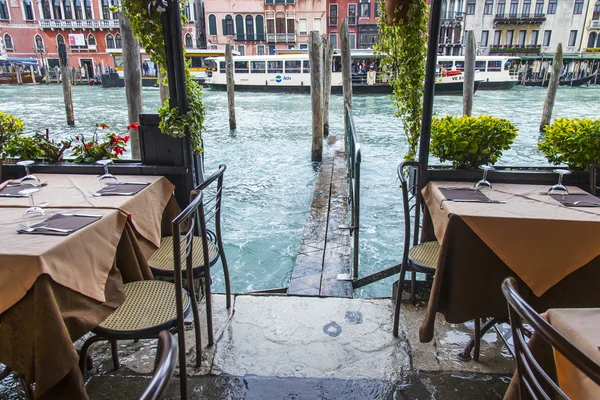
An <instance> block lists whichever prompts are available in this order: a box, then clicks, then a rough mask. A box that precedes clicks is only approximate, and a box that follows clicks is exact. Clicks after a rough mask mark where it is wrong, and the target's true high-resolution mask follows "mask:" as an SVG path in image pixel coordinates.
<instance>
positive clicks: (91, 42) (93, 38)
mask: <svg viewBox="0 0 600 400" xmlns="http://www.w3.org/2000/svg"><path fill="white" fill-rule="evenodd" d="M95 45H96V36H94V35H92V34H91V33H90V34H89V35H88V46H95Z"/></svg>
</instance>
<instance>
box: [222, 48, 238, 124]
mask: <svg viewBox="0 0 600 400" xmlns="http://www.w3.org/2000/svg"><path fill="white" fill-rule="evenodd" d="M225 71H226V72H225V75H226V77H227V107H228V108H229V129H235V128H236V127H237V123H236V121H235V97H234V96H235V81H234V80H233V53H232V49H231V45H230V44H227V45H226V46H225Z"/></svg>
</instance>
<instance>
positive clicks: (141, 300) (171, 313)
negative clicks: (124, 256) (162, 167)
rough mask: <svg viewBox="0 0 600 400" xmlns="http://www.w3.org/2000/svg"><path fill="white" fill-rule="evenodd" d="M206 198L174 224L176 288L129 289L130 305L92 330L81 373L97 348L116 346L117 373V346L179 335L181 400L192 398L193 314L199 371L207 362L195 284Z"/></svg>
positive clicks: (160, 284)
mask: <svg viewBox="0 0 600 400" xmlns="http://www.w3.org/2000/svg"><path fill="white" fill-rule="evenodd" d="M202 198H203V193H202V192H199V193H198V195H197V196H196V197H195V198H194V199H193V200H192V202H191V203H190V204H189V205H188V206H187V207H186V208H185V209H184V210H183V211H182V212H181V213H180V214H179V215H178V216H177V217H176V218H175V219H174V220H173V222H172V229H173V236H172V237H173V246H172V249H171V250H172V251H173V254H172V260H173V272H172V276H174V283H171V282H166V281H160V280H147V281H137V282H131V283H126V284H125V285H124V288H125V294H126V299H125V302H124V303H123V304H122V305H121V306H120V307H119V308H117V309H116V310H115V312H114V313H112V314H111V315H110V316H109V317H108V318H107V319H106V320H104V321H103V322H102V323H101V324H100V325H99V326H98V327H96V328H95V329H94V330H93V332H94V333H95V334H96V336H92V337H91V338H89V339H88V340H87V341H86V342H85V343H84V344H83V346H82V348H81V351H80V353H79V367H80V368H81V370H82V372H83V371H85V365H86V358H87V351H88V349H89V347H90V346H91V345H92V344H93V343H95V342H98V341H101V340H107V341H109V342H110V343H111V346H112V357H113V363H114V367H115V369H118V368H119V358H118V353H117V346H116V343H117V341H118V340H132V339H133V340H136V339H151V338H156V337H158V335H159V334H160V332H161V331H164V330H169V331H175V332H177V333H178V335H177V339H178V342H179V371H180V383H181V398H182V399H185V398H186V397H187V380H186V351H185V329H184V319H185V317H186V316H187V315H188V314H189V312H190V310H191V311H192V314H193V316H194V328H195V339H196V366H199V365H200V362H201V356H202V343H201V337H200V316H199V312H198V303H197V300H196V295H195V293H194V285H193V279H192V276H193V275H192V268H193V265H194V263H193V256H194V246H195V245H201V246H202V247H203V254H204V256H203V258H204V261H203V262H204V263H205V264H206V265H207V264H208V254H209V252H208V237H207V233H206V224H205V223H204V221H205V219H204V207H203V203H202ZM196 221H198V222H199V223H200V240H199V241H196V240H192V237H193V234H194V232H195V231H196ZM184 263H185V268H186V271H187V288H188V289H187V290H186V289H184V288H183V274H182V265H183V264H184Z"/></svg>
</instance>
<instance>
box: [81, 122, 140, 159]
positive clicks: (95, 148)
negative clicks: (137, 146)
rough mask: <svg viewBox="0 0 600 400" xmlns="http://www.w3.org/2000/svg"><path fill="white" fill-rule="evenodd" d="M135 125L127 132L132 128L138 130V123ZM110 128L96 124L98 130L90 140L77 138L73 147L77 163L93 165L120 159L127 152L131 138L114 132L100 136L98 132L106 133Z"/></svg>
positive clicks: (128, 127) (129, 126)
mask: <svg viewBox="0 0 600 400" xmlns="http://www.w3.org/2000/svg"><path fill="white" fill-rule="evenodd" d="M134 124H135V125H133V124H131V125H127V130H129V129H130V128H132V127H133V128H134V129H137V123H134ZM132 125H133V126H132ZM109 128H110V127H109V126H108V125H106V124H104V123H102V124H96V129H95V130H94V133H93V134H92V137H91V138H90V139H86V138H85V137H84V136H83V135H80V136H76V137H75V140H76V143H75V145H74V146H73V154H74V155H75V162H77V163H88V164H93V163H95V162H96V161H98V160H103V159H107V158H112V159H115V160H117V159H119V157H120V156H122V155H123V154H124V153H125V151H126V145H127V143H128V142H129V136H128V135H125V136H121V135H119V134H116V133H113V132H108V133H104V132H102V133H103V134H102V135H99V133H98V130H101V131H104V130H105V129H109Z"/></svg>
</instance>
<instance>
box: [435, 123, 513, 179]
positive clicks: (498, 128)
mask: <svg viewBox="0 0 600 400" xmlns="http://www.w3.org/2000/svg"><path fill="white" fill-rule="evenodd" d="M517 131H518V129H517V127H516V126H514V125H513V124H512V123H511V122H510V121H509V120H507V119H504V118H496V117H492V116H490V115H480V116H477V117H473V116H460V117H453V116H449V115H447V116H445V117H443V118H437V117H436V118H433V120H432V123H431V146H430V149H431V154H432V155H434V156H436V157H438V158H439V159H440V161H442V162H444V161H451V162H452V166H453V167H454V168H457V169H477V167H478V166H479V165H484V164H495V163H496V161H498V159H499V158H500V157H501V156H502V152H503V151H504V150H508V149H510V146H511V145H512V143H513V141H514V140H515V138H516V137H517Z"/></svg>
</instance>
